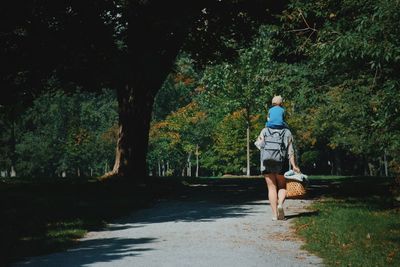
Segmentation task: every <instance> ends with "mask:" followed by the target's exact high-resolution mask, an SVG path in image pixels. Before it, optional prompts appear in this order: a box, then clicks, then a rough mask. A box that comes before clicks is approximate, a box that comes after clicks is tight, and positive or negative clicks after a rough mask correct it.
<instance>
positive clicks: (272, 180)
mask: <svg viewBox="0 0 400 267" xmlns="http://www.w3.org/2000/svg"><path fill="white" fill-rule="evenodd" d="M276 180H277V178H276V174H275V173H268V174H266V175H265V181H266V182H267V186H268V199H269V205H270V206H271V208H272V217H274V218H277V216H278V213H277V205H278V194H277V192H278V187H277V183H276Z"/></svg>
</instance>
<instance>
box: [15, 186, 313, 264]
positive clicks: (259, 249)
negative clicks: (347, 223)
mask: <svg viewBox="0 0 400 267" xmlns="http://www.w3.org/2000/svg"><path fill="white" fill-rule="evenodd" d="M254 180H255V179H254ZM188 188H189V189H188V190H187V191H186V192H184V193H183V194H181V195H180V196H179V197H177V198H175V199H173V200H160V201H159V202H158V203H157V204H156V205H154V206H153V207H152V208H149V209H143V210H140V211H136V212H135V213H133V214H131V215H130V216H128V217H126V218H123V219H120V220H118V221H117V222H115V223H112V224H110V225H109V227H108V228H106V229H104V230H102V231H99V232H90V233H88V234H87V236H86V237H85V238H83V239H82V240H81V242H80V244H79V246H77V247H75V248H72V249H70V250H68V251H66V252H62V253H55V254H51V255H47V256H43V257H36V258H32V259H29V260H27V261H25V262H20V263H18V264H16V265H15V266H41V267H42V266H56V267H63V266H97V267H100V266H113V267H114V266H115V267H118V266H146V267H147V266H157V267H159V266H174V267H179V266H207V267H208V266H218V267H219V266H222V267H223V266H228V267H236V266H245V267H247V266H263V267H265V266H274V267H278V266H321V259H319V258H317V257H315V256H313V255H309V254H308V253H306V252H305V251H303V250H301V249H300V246H301V242H300V241H299V240H297V239H296V238H295V237H294V236H293V234H292V233H291V232H290V230H289V225H290V223H291V221H292V220H293V218H294V217H297V216H304V215H310V214H309V213H308V212H307V211H306V210H305V209H304V208H305V206H307V205H308V204H309V201H305V200H302V201H300V200H288V201H287V202H286V205H285V213H286V215H287V217H288V219H287V220H286V221H272V220H271V210H270V207H269V205H268V202H267V201H266V200H264V198H265V197H266V192H265V185H264V184H263V181H261V180H257V181H251V182H248V181H245V182H242V180H239V179H236V180H233V179H229V180H227V181H224V182H205V183H200V184H191V185H190V186H189V187H188Z"/></svg>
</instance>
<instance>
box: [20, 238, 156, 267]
mask: <svg viewBox="0 0 400 267" xmlns="http://www.w3.org/2000/svg"><path fill="white" fill-rule="evenodd" d="M156 241H157V240H156V239H155V238H97V239H93V240H84V241H81V242H79V247H76V248H73V249H70V250H68V251H66V252H62V254H63V256H62V257H60V254H61V253H56V254H51V255H48V256H45V257H37V258H33V259H32V260H30V261H27V262H23V263H19V264H17V265H15V266H30V265H31V264H32V265H34V266H86V265H88V264H92V263H102V262H111V261H115V260H118V259H122V258H124V257H132V256H139V255H140V254H141V252H143V251H148V250H152V249H151V248H146V246H145V245H146V244H148V243H151V242H156Z"/></svg>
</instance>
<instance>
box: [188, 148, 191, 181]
mask: <svg viewBox="0 0 400 267" xmlns="http://www.w3.org/2000/svg"><path fill="white" fill-rule="evenodd" d="M191 156H192V152H189V155H188V158H187V176H189V177H191V176H192V162H191V160H190V158H191Z"/></svg>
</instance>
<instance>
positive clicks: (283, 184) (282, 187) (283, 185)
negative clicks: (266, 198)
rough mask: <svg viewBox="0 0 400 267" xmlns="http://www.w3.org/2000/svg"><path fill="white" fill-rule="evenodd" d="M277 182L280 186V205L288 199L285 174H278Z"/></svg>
mask: <svg viewBox="0 0 400 267" xmlns="http://www.w3.org/2000/svg"><path fill="white" fill-rule="evenodd" d="M276 183H277V186H278V205H283V203H284V202H285V199H286V180H285V177H284V176H283V175H279V174H278V175H276Z"/></svg>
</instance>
